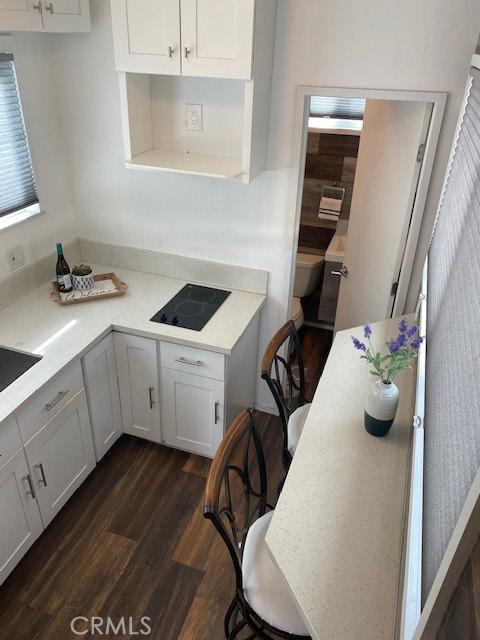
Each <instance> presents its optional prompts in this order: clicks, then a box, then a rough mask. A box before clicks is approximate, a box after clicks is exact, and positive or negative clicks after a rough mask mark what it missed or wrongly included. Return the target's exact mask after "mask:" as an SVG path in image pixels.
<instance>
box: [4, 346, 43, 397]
mask: <svg viewBox="0 0 480 640" xmlns="http://www.w3.org/2000/svg"><path fill="white" fill-rule="evenodd" d="M39 360H41V357H40V356H34V355H32V354H30V353H24V352H23V351H15V350H14V349H6V348H5V347H0V391H3V390H4V389H6V388H7V387H8V385H9V384H12V382H14V380H16V379H17V378H19V377H20V376H21V375H22V374H23V373H25V371H27V370H28V369H30V367H33V365H34V364H35V363H37V362H38V361H39Z"/></svg>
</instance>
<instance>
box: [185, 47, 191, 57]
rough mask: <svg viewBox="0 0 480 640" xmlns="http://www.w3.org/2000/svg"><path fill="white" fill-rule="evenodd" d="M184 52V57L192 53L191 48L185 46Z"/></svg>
mask: <svg viewBox="0 0 480 640" xmlns="http://www.w3.org/2000/svg"><path fill="white" fill-rule="evenodd" d="M184 52H185V58H188V56H189V55H190V54H191V53H192V50H191V48H190V47H185V49H184Z"/></svg>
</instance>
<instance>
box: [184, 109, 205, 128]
mask: <svg viewBox="0 0 480 640" xmlns="http://www.w3.org/2000/svg"><path fill="white" fill-rule="evenodd" d="M187 129H188V131H203V105H201V104H187Z"/></svg>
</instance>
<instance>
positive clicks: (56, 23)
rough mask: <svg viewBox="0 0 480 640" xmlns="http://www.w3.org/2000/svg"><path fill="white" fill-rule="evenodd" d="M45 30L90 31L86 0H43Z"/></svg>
mask: <svg viewBox="0 0 480 640" xmlns="http://www.w3.org/2000/svg"><path fill="white" fill-rule="evenodd" d="M42 15H43V28H44V29H45V31H51V32H65V33H75V32H80V31H90V29H91V27H90V7H89V5H88V0H44V2H43V14H42Z"/></svg>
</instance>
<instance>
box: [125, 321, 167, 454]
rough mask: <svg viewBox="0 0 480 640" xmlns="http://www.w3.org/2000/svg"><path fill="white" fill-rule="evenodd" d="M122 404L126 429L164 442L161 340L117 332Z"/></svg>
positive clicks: (137, 434) (132, 433)
mask: <svg viewBox="0 0 480 640" xmlns="http://www.w3.org/2000/svg"><path fill="white" fill-rule="evenodd" d="M114 341H115V356H116V360H117V372H118V384H119V386H120V406H121V408H122V420H123V430H124V431H125V433H130V434H131V435H134V436H138V437H140V438H145V439H146V440H152V441H153V442H161V440H162V433H161V428H160V407H159V402H158V365H157V343H156V341H155V340H150V339H149V338H141V337H139V336H131V335H128V334H126V333H115V334H114Z"/></svg>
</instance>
